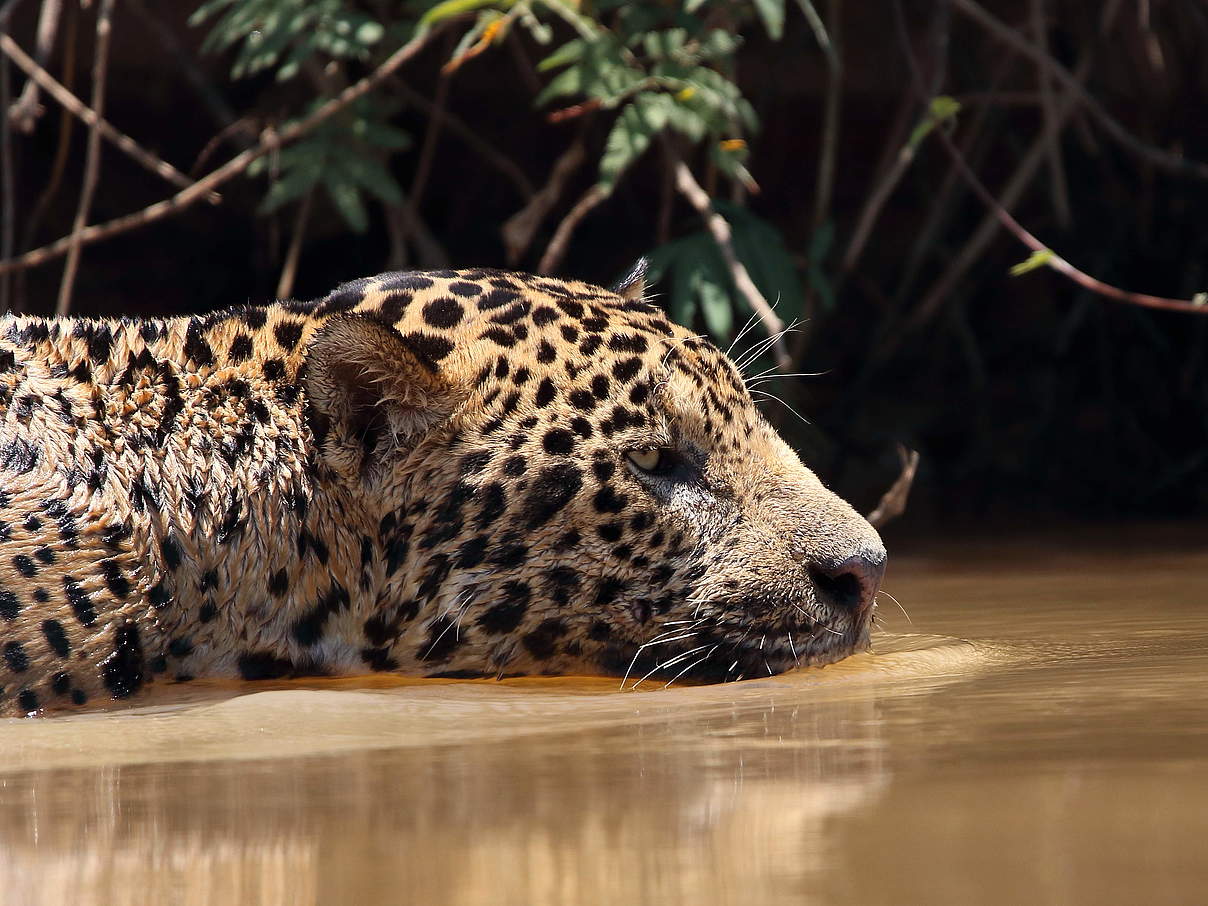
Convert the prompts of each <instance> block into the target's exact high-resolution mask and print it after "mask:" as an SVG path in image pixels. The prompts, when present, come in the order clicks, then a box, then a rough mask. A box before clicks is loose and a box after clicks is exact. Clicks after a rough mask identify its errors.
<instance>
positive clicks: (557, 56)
mask: <svg viewBox="0 0 1208 906" xmlns="http://www.w3.org/2000/svg"><path fill="white" fill-rule="evenodd" d="M584 47H585V45H584V43H583V39H582V38H573V39H572V40H570V41H567V42H566V43H565V44H563V45H562V46H561V47H559V48H558V49H557V50H555V51H554V52H553V53H552V54H550V55H549V56H548V57H546V58H545V59H544V60H542V61H541V62H540V63H538V64H537V71H538V72H549V71H550V70H551V69H557V68H558V67H559V66H569V65H570V64H571V63H578V62H579V61H580V60H581V59H583V51H584Z"/></svg>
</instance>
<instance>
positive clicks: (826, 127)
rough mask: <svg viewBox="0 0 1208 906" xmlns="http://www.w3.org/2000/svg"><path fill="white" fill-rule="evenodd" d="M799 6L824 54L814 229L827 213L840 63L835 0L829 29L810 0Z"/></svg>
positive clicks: (836, 131)
mask: <svg viewBox="0 0 1208 906" xmlns="http://www.w3.org/2000/svg"><path fill="white" fill-rule="evenodd" d="M800 2H801V9H802V11H803V12H804V13H805V15H806V19H807V20H808V21H809V24H810V28H811V29H813V32H814V40H816V41H817V42H818V46H819V47H821V48H822V53H823V54H824V55H825V57H826V97H825V101H824V106H823V114H822V148H821V151H820V153H819V155H818V176H817V180H816V185H815V187H814V229H815V230H817V229H818V228H819V227H820V226H822V224H823V223H824V222H825V221H826V219H827V216H828V215H829V214H830V201H831V192H832V190H833V189H834V184H835V155H836V153H837V151H838V146H839V101H840V97H841V93H842V90H843V63H842V60H841V59H840V57H839V48H838V46H837V45H838V42H839V26H840V24H841V18H842V15H841V11H840V3H839V0H830V2H829V3H828V5H827V18H828V19H829V20H830V32H829V33H828V32H827V29H826V26H825V25H823V24H822V20H821V19H819V18H818V13H817V10H815V9H814V5H813V3H812V2H810V0H800Z"/></svg>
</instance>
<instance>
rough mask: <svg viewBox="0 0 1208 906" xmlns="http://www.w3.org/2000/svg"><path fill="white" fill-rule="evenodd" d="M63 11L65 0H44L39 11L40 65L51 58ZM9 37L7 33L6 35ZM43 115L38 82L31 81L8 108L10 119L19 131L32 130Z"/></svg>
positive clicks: (37, 42)
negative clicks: (39, 101) (39, 100)
mask: <svg viewBox="0 0 1208 906" xmlns="http://www.w3.org/2000/svg"><path fill="white" fill-rule="evenodd" d="M62 12H63V0H42V9H41V10H39V12H38V31H37V35H36V37H35V38H34V47H35V48H36V49H35V51H34V55H35V59H36V60H37V61H38V66H40V67H41V66H45V65H46V61H47V60H48V59H50V51H51V48H52V47H54V43H55V34H56V33H57V32H58V30H59V16H60V14H61V13H62ZM6 37H7V35H6ZM41 115H42V108H41V105H39V104H38V83H37V82H36V81H33V80H31V81H29V82H26V83H25V87H24V88H22V89H21V96H20V97H19V98H17V100H16V101H14V102H13V105H12V106H11V107H9V108H8V116H9V119H11V120H12V123H13V127H14V128H16V130H17V131H18V132H26V133H28V132H32V131H33V129H34V123H35V122H37V120H38V117H39V116H41Z"/></svg>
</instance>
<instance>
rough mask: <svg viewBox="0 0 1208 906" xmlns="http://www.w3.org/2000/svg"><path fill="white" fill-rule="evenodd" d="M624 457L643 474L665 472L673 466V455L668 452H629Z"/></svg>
mask: <svg viewBox="0 0 1208 906" xmlns="http://www.w3.org/2000/svg"><path fill="white" fill-rule="evenodd" d="M625 456H626V457H627V458H628V459H629V461H630V462H631V463H633V465H634V467H635V468H638V469H641V470H642V471H643V472H655V473H657V472H666V471H668V470H670V469H671V468H672V467H673V466H674V465H675V455H674V454H673V453H672V452H671V451H670V450H630V451H629V452H628V453H626V454H625Z"/></svg>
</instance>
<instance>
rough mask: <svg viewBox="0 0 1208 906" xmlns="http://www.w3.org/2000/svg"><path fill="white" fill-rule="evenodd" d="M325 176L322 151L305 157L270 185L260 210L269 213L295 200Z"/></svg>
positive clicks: (262, 212)
mask: <svg viewBox="0 0 1208 906" xmlns="http://www.w3.org/2000/svg"><path fill="white" fill-rule="evenodd" d="M322 177H323V155H322V154H321V153H319V154H314V155H311V156H310V157H307V158H304V159H302V160H301V161H299V162H298V163H297V164H295V165H293V166H291V167H290V168H289V169H288V170H286V171H285V172H284V173H283V175H282V176H281V178H280V179H278V180H277V181H276V182H274V183H273V184H272V186H270V187H269V190H268V194H267V195H265V196H264V201H262V202H261V203H260V207H259V212H260V213H261V214H269V213H272V212H273V211H275V210H277V209H278V208H280V207H281V206H282V205H284V204H287V203H289V202H291V201H295V200H297V199H299V198H301V197H302V196H303V195H305V194H306V193H307V192H309V191H311V190H312V189H313V188H314V187H315V186H316V185H317V184H318V182H319V180H320V179H321V178H322Z"/></svg>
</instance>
